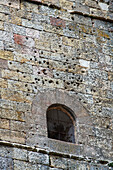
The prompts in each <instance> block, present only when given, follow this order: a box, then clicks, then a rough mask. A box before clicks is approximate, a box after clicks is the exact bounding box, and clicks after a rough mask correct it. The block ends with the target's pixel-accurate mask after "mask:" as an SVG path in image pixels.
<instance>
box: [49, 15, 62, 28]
mask: <svg viewBox="0 0 113 170" xmlns="http://www.w3.org/2000/svg"><path fill="white" fill-rule="evenodd" d="M50 22H51V24H52V25H54V26H56V27H62V28H65V21H64V20H62V19H59V18H54V17H50Z"/></svg>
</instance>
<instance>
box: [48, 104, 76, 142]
mask: <svg viewBox="0 0 113 170" xmlns="http://www.w3.org/2000/svg"><path fill="white" fill-rule="evenodd" d="M74 124H75V118H74V116H73V113H72V111H71V109H69V108H68V107H66V106H65V105H61V104H53V105H51V106H50V107H49V108H48V109H47V130H48V137H49V138H52V139H57V140H61V141H66V142H72V143H75V134H74V133H75V132H74V129H75V125H74Z"/></svg>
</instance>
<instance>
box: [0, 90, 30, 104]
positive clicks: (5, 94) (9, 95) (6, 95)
mask: <svg viewBox="0 0 113 170" xmlns="http://www.w3.org/2000/svg"><path fill="white" fill-rule="evenodd" d="M1 93H2V94H1V97H2V99H7V100H11V101H17V102H22V103H24V102H26V103H32V99H30V96H26V94H25V95H24V94H23V92H22V91H12V90H11V89H2V92H1ZM32 97H33V96H32Z"/></svg>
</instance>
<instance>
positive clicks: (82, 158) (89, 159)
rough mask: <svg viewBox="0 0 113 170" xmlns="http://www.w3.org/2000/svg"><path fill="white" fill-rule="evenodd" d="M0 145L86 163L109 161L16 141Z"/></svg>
mask: <svg viewBox="0 0 113 170" xmlns="http://www.w3.org/2000/svg"><path fill="white" fill-rule="evenodd" d="M0 146H5V147H13V148H18V149H24V150H27V151H32V152H38V153H41V154H47V155H49V156H56V157H57V156H58V157H62V158H69V159H73V160H76V161H85V162H87V163H96V164H99V165H108V164H109V163H110V162H111V161H110V160H104V159H95V158H93V157H87V156H77V155H73V154H66V153H63V152H62V153H61V152H56V151H50V150H48V149H41V148H39V147H31V146H28V145H22V144H16V143H11V142H6V141H0Z"/></svg>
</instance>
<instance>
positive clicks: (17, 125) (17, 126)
mask: <svg viewBox="0 0 113 170" xmlns="http://www.w3.org/2000/svg"><path fill="white" fill-rule="evenodd" d="M10 129H11V130H16V131H20V132H22V131H23V132H25V130H26V126H25V122H20V121H14V120H11V121H10Z"/></svg>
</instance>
